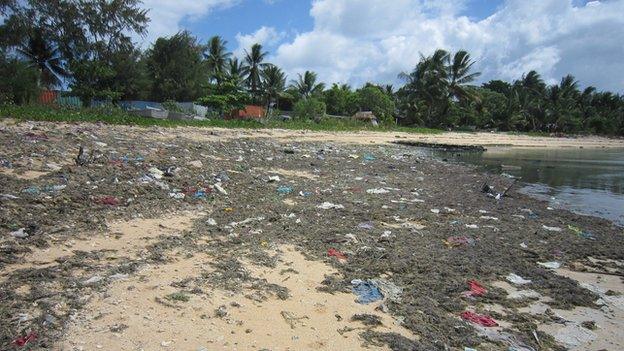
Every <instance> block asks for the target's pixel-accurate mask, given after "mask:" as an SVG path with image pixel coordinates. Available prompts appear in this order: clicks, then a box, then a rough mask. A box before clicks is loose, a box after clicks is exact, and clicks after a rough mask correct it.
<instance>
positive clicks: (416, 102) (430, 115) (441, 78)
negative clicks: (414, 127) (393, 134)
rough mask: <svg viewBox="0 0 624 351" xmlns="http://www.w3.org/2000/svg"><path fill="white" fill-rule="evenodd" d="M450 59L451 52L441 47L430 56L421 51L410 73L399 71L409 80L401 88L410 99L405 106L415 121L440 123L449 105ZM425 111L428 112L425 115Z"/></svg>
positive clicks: (433, 125) (402, 76) (434, 124)
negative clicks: (418, 59)
mask: <svg viewBox="0 0 624 351" xmlns="http://www.w3.org/2000/svg"><path fill="white" fill-rule="evenodd" d="M448 61H449V53H448V52H447V51H445V50H441V49H439V50H436V51H435V52H434V53H433V55H431V56H427V57H426V56H424V55H422V54H421V55H420V61H419V62H418V64H417V65H416V68H414V70H413V71H412V72H411V73H409V74H408V73H401V74H399V78H401V79H403V80H405V81H406V83H407V84H406V85H405V87H404V89H403V91H402V94H403V95H404V96H405V97H406V100H407V105H406V106H405V107H404V108H405V109H406V110H407V112H408V117H409V118H410V119H412V120H413V121H416V122H425V124H427V125H428V126H432V127H437V126H439V124H440V121H439V119H440V118H441V117H442V116H443V112H444V111H445V109H446V108H447V106H448V95H447V94H448V89H447V88H448V67H447V66H448V64H447V63H448ZM422 110H425V111H426V112H425V114H424V116H422V115H421V112H420V111H422Z"/></svg>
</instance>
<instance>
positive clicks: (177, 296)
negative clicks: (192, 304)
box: [165, 292, 191, 302]
mask: <svg viewBox="0 0 624 351" xmlns="http://www.w3.org/2000/svg"><path fill="white" fill-rule="evenodd" d="M165 298H166V299H167V300H169V301H178V302H189V301H190V300H191V297H190V296H188V295H187V294H185V293H183V292H176V293H171V294H169V295H167V296H165Z"/></svg>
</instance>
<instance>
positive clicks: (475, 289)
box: [463, 280, 487, 297]
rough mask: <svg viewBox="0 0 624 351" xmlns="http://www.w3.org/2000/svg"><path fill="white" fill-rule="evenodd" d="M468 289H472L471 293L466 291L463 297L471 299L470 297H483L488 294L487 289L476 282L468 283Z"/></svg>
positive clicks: (470, 281)
mask: <svg viewBox="0 0 624 351" xmlns="http://www.w3.org/2000/svg"><path fill="white" fill-rule="evenodd" d="M468 287H470V291H465V292H464V293H463V295H464V296H466V297H470V296H483V295H484V294H485V293H487V289H486V288H484V287H483V285H481V284H480V283H479V282H478V281H476V280H469V281H468Z"/></svg>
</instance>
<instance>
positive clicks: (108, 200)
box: [95, 195, 119, 206]
mask: <svg viewBox="0 0 624 351" xmlns="http://www.w3.org/2000/svg"><path fill="white" fill-rule="evenodd" d="M95 203H96V204H98V205H108V206H117V205H119V199H118V198H116V197H114V196H111V195H108V196H103V197H100V198H98V199H95Z"/></svg>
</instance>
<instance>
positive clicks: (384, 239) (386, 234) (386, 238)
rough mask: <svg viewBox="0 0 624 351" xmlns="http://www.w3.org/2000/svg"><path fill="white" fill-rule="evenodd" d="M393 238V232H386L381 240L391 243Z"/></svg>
mask: <svg viewBox="0 0 624 351" xmlns="http://www.w3.org/2000/svg"><path fill="white" fill-rule="evenodd" d="M391 238H392V232H391V231H389V230H386V231H384V232H383V233H382V234H381V236H380V237H379V240H381V241H389V240H390V239H391Z"/></svg>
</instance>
